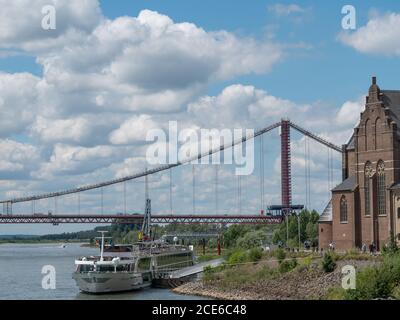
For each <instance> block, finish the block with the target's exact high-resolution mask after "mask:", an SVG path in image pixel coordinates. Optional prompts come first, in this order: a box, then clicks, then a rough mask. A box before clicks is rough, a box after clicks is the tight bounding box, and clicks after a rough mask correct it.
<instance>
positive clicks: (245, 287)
mask: <svg viewBox="0 0 400 320" xmlns="http://www.w3.org/2000/svg"><path fill="white" fill-rule="evenodd" d="M376 263H377V262H376V261H371V260H342V261H338V263H337V266H336V268H335V270H334V271H333V272H330V273H326V272H324V271H323V270H322V269H321V268H320V265H319V264H318V263H312V264H310V265H309V266H303V267H302V266H299V267H298V268H296V269H294V270H292V271H290V272H286V273H282V274H281V273H277V272H273V271H272V270H270V269H266V268H267V267H266V263H265V261H263V262H260V263H257V264H254V265H251V266H238V267H231V268H229V269H228V270H223V271H220V272H217V273H215V274H214V275H213V276H212V278H211V280H207V277H206V279H203V280H200V281H196V282H190V283H186V284H184V285H182V286H179V287H177V288H175V289H173V291H174V292H175V293H179V294H182V295H197V296H201V297H209V298H213V299H220V300H319V299H325V298H326V297H327V295H328V292H329V290H330V288H336V287H338V286H340V285H341V279H342V274H341V270H342V267H343V266H345V265H352V266H354V267H355V268H356V270H361V269H362V268H364V267H366V266H371V265H373V264H376ZM232 274H236V279H235V280H232V279H229V280H228V279H227V278H229V277H231V275H232ZM246 274H247V276H244V275H246ZM250 274H253V275H258V276H257V277H256V278H258V279H257V280H252V277H251V275H250ZM241 275H243V276H241ZM241 277H242V278H241Z"/></svg>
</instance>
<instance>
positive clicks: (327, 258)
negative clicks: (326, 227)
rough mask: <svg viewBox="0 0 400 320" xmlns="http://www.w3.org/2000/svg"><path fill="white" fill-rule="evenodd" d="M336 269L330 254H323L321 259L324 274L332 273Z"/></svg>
mask: <svg viewBox="0 0 400 320" xmlns="http://www.w3.org/2000/svg"><path fill="white" fill-rule="evenodd" d="M335 267H336V262H335V259H334V257H333V255H332V254H331V253H325V254H324V257H323V259H322V269H324V271H325V272H332V271H333V270H335Z"/></svg>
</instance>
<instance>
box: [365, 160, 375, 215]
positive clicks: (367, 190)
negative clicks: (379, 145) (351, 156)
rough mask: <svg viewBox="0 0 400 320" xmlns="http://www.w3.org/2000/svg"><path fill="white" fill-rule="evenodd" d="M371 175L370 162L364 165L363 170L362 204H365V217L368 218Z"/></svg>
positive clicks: (369, 212)
mask: <svg viewBox="0 0 400 320" xmlns="http://www.w3.org/2000/svg"><path fill="white" fill-rule="evenodd" d="M372 174H373V169H372V166H371V162H369V161H368V162H367V163H366V164H365V170H364V203H365V215H366V216H369V215H370V214H371V196H370V195H371V193H370V187H369V186H370V178H371V176H372Z"/></svg>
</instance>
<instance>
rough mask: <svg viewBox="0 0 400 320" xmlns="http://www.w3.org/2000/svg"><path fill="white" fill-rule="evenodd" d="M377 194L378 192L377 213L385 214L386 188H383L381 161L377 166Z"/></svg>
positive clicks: (382, 165) (383, 164)
mask: <svg viewBox="0 0 400 320" xmlns="http://www.w3.org/2000/svg"><path fill="white" fill-rule="evenodd" d="M376 171H377V176H378V180H377V185H378V186H377V194H378V214H379V215H384V214H386V190H385V184H386V182H385V163H384V162H383V161H379V162H378V166H377V170H376Z"/></svg>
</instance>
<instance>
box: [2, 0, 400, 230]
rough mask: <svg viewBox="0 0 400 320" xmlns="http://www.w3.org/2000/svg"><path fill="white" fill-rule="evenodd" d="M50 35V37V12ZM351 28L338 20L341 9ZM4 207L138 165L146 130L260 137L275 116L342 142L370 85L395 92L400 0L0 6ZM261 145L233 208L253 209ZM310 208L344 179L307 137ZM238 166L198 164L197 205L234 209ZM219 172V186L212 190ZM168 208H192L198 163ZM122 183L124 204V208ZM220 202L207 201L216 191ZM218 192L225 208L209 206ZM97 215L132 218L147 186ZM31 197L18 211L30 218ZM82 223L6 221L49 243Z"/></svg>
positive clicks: (271, 140)
mask: <svg viewBox="0 0 400 320" xmlns="http://www.w3.org/2000/svg"><path fill="white" fill-rule="evenodd" d="M49 4H50V5H53V6H54V7H55V14H56V15H55V16H56V28H55V30H45V29H43V28H42V20H43V18H44V16H45V14H43V13H42V8H43V7H44V6H45V5H49ZM347 4H351V5H353V7H354V8H355V13H356V28H355V29H354V30H344V29H343V27H342V19H343V17H344V14H342V7H343V6H344V5H347ZM0 6H1V8H2V10H1V12H0V110H1V117H0V147H1V150H2V151H1V152H0V198H1V199H9V198H13V197H17V196H25V195H33V194H38V193H42V192H49V191H56V190H63V189H69V188H71V187H75V186H82V185H86V184H92V183H97V182H100V181H104V180H108V179H113V178H117V177H123V176H125V175H128V174H132V173H136V172H138V171H142V170H143V169H144V168H145V167H146V166H148V164H147V163H146V158H145V156H146V150H148V147H149V146H151V143H149V142H146V134H147V132H148V130H149V129H157V128H161V129H164V130H167V129H168V122H169V121H177V122H178V126H179V130H182V129H194V130H200V129H203V128H204V129H214V128H216V129H223V128H228V129H232V130H233V129H234V128H242V129H259V128H263V127H266V126H268V125H270V124H272V123H274V122H277V121H279V120H280V119H281V118H290V119H291V120H292V121H293V122H295V123H298V124H300V125H301V126H302V127H304V128H306V129H309V130H311V131H313V132H315V133H317V134H319V135H320V136H322V137H324V138H326V139H329V140H330V141H332V142H334V143H336V144H338V145H341V144H344V143H346V142H347V141H348V139H349V138H350V136H351V134H352V131H353V128H354V126H356V125H357V122H358V119H359V114H360V112H361V111H362V110H363V108H364V106H363V103H364V101H365V95H366V93H367V90H368V87H369V85H370V83H371V77H372V76H377V78H378V84H379V85H380V87H381V88H382V89H400V83H399V77H398V70H399V67H400V59H399V55H400V41H399V37H400V34H399V31H398V30H400V3H399V2H394V1H351V3H349V2H348V1H329V2H328V1H252V2H248V1H234V2H232V1H225V0H219V1H209V0H203V1H190V2H189V1H178V0H169V1H153V0H148V1H138V0H135V1H133V0H130V1H129V0H119V1H107V0H102V1H97V0H85V1H81V0H79V1H78V0H72V1H67V0H59V1H53V0H30V1H28V0H26V1H18V2H14V1H12V2H11V1H7V0H0ZM305 140H306V139H305V138H304V137H302V136H301V135H299V134H297V133H295V132H293V133H292V172H293V202H295V203H300V204H304V203H305V199H306V191H305V190H306V187H305V177H304V176H305V173H304V172H305V166H306V161H305V153H304V145H305ZM263 144H264V150H265V153H264V162H263V165H262V167H264V171H265V173H264V184H265V187H264V194H263V199H264V202H265V203H266V204H267V205H268V204H276V203H279V202H280V155H279V148H280V145H279V133H278V131H277V130H276V131H274V132H272V133H270V134H269V135H268V136H265V137H264V139H263ZM259 150H260V141H258V140H257V141H255V171H254V173H253V174H252V175H250V176H246V177H242V178H240V179H241V180H240V181H241V182H240V183H241V185H242V197H241V198H242V213H246V214H256V213H259V211H260V209H261V194H260V190H261V188H260V179H261V178H260V177H262V176H261V175H260V168H261V164H260V160H259V158H260V157H259V152H260V151H259ZM310 152H311V160H310V169H311V197H310V200H311V203H310V207H311V208H313V209H316V210H318V211H321V210H322V209H323V208H324V206H325V205H326V204H327V202H328V201H329V197H330V193H329V190H330V189H331V187H333V186H334V185H336V184H338V183H339V182H340V179H341V176H340V175H341V171H340V165H341V164H340V156H339V155H338V154H335V153H332V155H333V169H334V170H333V177H334V181H332V182H330V181H329V179H328V177H329V170H328V168H329V165H328V163H329V160H328V151H327V149H326V148H324V147H321V146H320V145H318V144H316V143H314V142H312V141H310ZM234 169H235V168H234V166H233V165H223V166H220V167H218V169H216V167H215V166H196V168H195V190H196V197H195V207H196V208H195V211H196V213H210V212H215V208H216V206H218V213H219V214H230V213H238V202H239V198H238V195H237V194H238V191H237V185H238V178H237V176H235V174H234V172H235V171H234ZM216 170H218V177H219V178H218V187H217V188H216V180H215V178H214V177H215V175H216ZM169 177H170V175H169V172H165V173H162V174H158V175H157V176H154V177H151V178H150V181H149V188H150V196H151V198H152V208H153V212H155V213H170V211H171V208H170V202H169V186H170V182H169ZM172 177H173V178H172V190H173V191H172V198H173V213H174V214H182V213H186V214H187V213H192V211H193V209H192V206H193V205H192V203H193V194H192V190H193V188H192V185H193V183H192V182H193V176H192V168H191V166H185V167H182V168H180V169H177V170H174V171H173V172H172ZM124 188H125V190H126V194H127V199H126V205H125V200H124V191H123V190H124ZM215 190H218V192H217V194H218V197H216V196H215V194H216V192H215ZM100 197H101V195H100V191H98V190H97V191H92V192H86V193H83V194H81V195H80V204H78V199H77V196H76V195H71V196H67V197H64V198H60V199H57V204H56V203H55V201H54V199H52V200H48V201H47V200H42V201H39V202H37V203H35V209H36V212H47V211H48V210H52V211H56V212H58V213H77V210H78V207H80V210H81V212H85V213H99V212H100V211H101V210H102V209H101V205H100ZM216 199H218V204H216V201H217V200H216ZM103 203H104V205H103V212H107V213H108V212H109V213H114V212H125V211H127V212H128V213H130V212H141V211H143V207H144V181H139V180H138V181H132V182H128V183H127V184H126V185H125V187H124V186H123V185H118V186H114V187H110V188H107V190H104V199H103ZM31 211H32V204H30V203H26V204H22V205H16V206H14V212H15V213H30V212H31ZM90 227H92V226H89V225H72V226H66V225H64V226H58V227H53V226H46V225H40V226H32V225H26V226H21V225H13V226H4V225H0V234H16V233H17V234H22V233H23V234H46V233H59V232H64V231H73V230H83V229H89V228H90Z"/></svg>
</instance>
